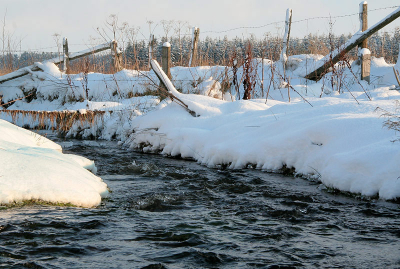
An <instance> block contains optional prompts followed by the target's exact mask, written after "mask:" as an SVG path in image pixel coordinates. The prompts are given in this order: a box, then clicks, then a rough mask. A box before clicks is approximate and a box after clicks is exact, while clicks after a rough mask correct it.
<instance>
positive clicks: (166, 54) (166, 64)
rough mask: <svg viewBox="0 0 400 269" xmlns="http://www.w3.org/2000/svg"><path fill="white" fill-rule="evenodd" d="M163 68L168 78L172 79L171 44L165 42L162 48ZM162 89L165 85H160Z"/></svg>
mask: <svg viewBox="0 0 400 269" xmlns="http://www.w3.org/2000/svg"><path fill="white" fill-rule="evenodd" d="M161 66H162V70H163V71H164V73H165V74H166V75H167V77H168V78H169V79H171V78H172V76H171V44H170V43H169V42H165V43H164V44H163V46H162V51H161ZM160 87H161V88H164V84H162V83H160Z"/></svg>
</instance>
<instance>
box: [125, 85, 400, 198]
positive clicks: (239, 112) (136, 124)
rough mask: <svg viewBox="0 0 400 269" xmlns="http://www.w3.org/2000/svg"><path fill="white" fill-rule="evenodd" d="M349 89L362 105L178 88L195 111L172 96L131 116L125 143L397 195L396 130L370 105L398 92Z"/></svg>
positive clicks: (387, 104)
mask: <svg viewBox="0 0 400 269" xmlns="http://www.w3.org/2000/svg"><path fill="white" fill-rule="evenodd" d="M353 90H354V92H353V94H354V95H355V96H357V98H358V101H359V103H360V104H359V105H358V104H357V103H356V101H355V100H354V99H351V98H349V97H348V96H347V95H344V94H342V95H338V96H332V97H325V98H315V97H309V98H308V101H309V102H310V103H311V104H312V105H313V107H312V106H310V105H309V104H307V103H305V102H304V101H303V100H302V99H301V98H294V99H292V101H291V102H290V103H288V102H281V101H273V100H270V101H268V102H267V104H265V101H264V100H251V101H236V102H226V101H221V100H216V99H213V98H209V97H202V96H195V95H187V96H186V98H184V97H182V95H181V96H180V98H181V99H182V100H183V101H184V102H186V103H188V104H190V105H189V108H190V109H192V110H194V111H195V112H196V113H197V114H198V115H200V117H192V116H190V115H189V114H188V113H187V112H186V111H185V110H184V109H182V108H181V107H179V106H178V105H176V104H174V103H171V104H169V105H167V106H165V107H163V108H162V109H160V110H157V111H152V112H150V113H148V114H147V115H144V116H140V117H137V118H136V119H134V120H133V122H132V126H133V129H134V131H135V133H133V134H132V135H131V136H130V138H129V139H127V140H126V142H125V144H126V145H128V146H130V147H131V148H141V149H143V150H144V151H146V152H154V151H155V152H158V151H161V152H162V154H167V155H172V156H181V157H184V158H193V159H195V160H197V161H198V162H199V163H201V164H203V165H207V166H209V167H218V166H219V165H228V167H229V168H233V169H238V168H245V167H248V165H254V166H255V167H256V168H258V169H263V170H266V171H278V170H279V169H282V168H284V167H287V168H294V169H295V172H296V173H298V174H301V175H304V176H306V177H308V178H316V179H319V180H320V181H321V182H322V183H324V184H325V185H326V186H329V187H332V188H336V189H339V190H341V191H349V192H353V193H360V194H362V195H367V196H374V195H379V197H380V198H383V199H393V198H396V197H400V180H399V179H398V177H399V176H400V166H399V163H400V143H399V142H397V143H393V142H391V141H392V140H394V139H396V134H395V132H394V131H392V130H387V129H383V128H382V123H383V121H384V119H383V118H381V117H380V113H377V112H375V109H376V108H377V107H380V108H382V109H386V110H388V111H390V110H392V109H393V107H394V101H393V100H395V99H398V98H399V97H400V94H399V93H398V92H397V91H389V89H388V88H380V89H376V90H374V91H371V95H372V96H373V100H372V101H369V100H368V98H367V97H366V96H365V94H364V92H363V91H362V90H361V89H359V91H356V89H353Z"/></svg>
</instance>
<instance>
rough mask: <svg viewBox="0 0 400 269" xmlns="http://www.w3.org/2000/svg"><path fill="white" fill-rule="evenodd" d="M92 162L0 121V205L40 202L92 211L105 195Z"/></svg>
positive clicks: (105, 189)
mask: <svg viewBox="0 0 400 269" xmlns="http://www.w3.org/2000/svg"><path fill="white" fill-rule="evenodd" d="M85 168H86V169H89V170H91V171H93V172H95V171H96V167H95V165H94V162H93V161H90V160H88V159H86V158H83V157H80V156H74V155H68V154H62V153H61V147H60V146H59V145H57V144H56V143H54V142H51V141H50V140H48V139H47V138H45V137H43V136H40V135H38V134H35V133H33V132H30V131H27V130H25V129H22V128H19V127H17V126H15V125H12V124H10V123H8V122H6V121H4V120H0V204H9V203H13V202H22V201H26V200H41V201H45V202H51V203H64V204H67V203H70V204H74V205H76V206H82V207H93V206H97V205H99V204H100V202H101V198H102V197H106V196H107V194H108V190H107V185H106V184H105V183H104V182H103V181H102V180H101V178H99V177H97V176H95V175H94V174H92V173H91V172H89V171H88V170H86V169H85Z"/></svg>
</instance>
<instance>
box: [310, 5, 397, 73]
mask: <svg viewBox="0 0 400 269" xmlns="http://www.w3.org/2000/svg"><path fill="white" fill-rule="evenodd" d="M398 17H400V8H398V9H396V10H395V11H393V12H392V13H390V14H389V15H388V16H386V17H385V18H384V19H383V20H381V21H380V22H378V23H376V24H375V25H373V26H371V27H370V28H369V29H368V30H366V31H364V32H357V33H356V34H354V35H353V37H352V38H351V39H350V40H349V41H347V42H346V44H344V45H343V46H341V47H340V48H338V49H336V50H335V51H333V52H332V53H330V54H328V55H326V56H325V57H324V58H322V59H321V60H319V61H318V62H317V67H316V68H315V69H314V70H313V71H312V72H310V73H308V74H307V75H306V76H305V78H307V79H311V80H315V81H318V80H320V79H321V78H322V76H323V75H325V74H326V73H327V72H328V71H329V67H330V66H332V65H333V64H336V63H337V62H338V61H340V59H341V58H342V57H343V56H344V55H345V54H346V53H348V52H349V51H350V50H352V49H353V48H355V47H356V46H357V45H359V44H360V43H362V42H363V41H364V40H366V39H367V38H368V37H370V36H371V35H373V34H374V33H376V32H377V31H379V30H380V29H382V28H383V27H385V26H386V25H388V24H389V23H391V22H392V21H394V20H395V19H397V18H398Z"/></svg>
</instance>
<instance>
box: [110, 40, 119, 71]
mask: <svg viewBox="0 0 400 269" xmlns="http://www.w3.org/2000/svg"><path fill="white" fill-rule="evenodd" d="M111 54H112V56H113V66H112V68H113V72H114V73H116V72H119V71H121V69H122V68H121V64H122V52H120V51H119V49H118V43H117V41H115V40H114V41H113V42H112V43H111Z"/></svg>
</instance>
